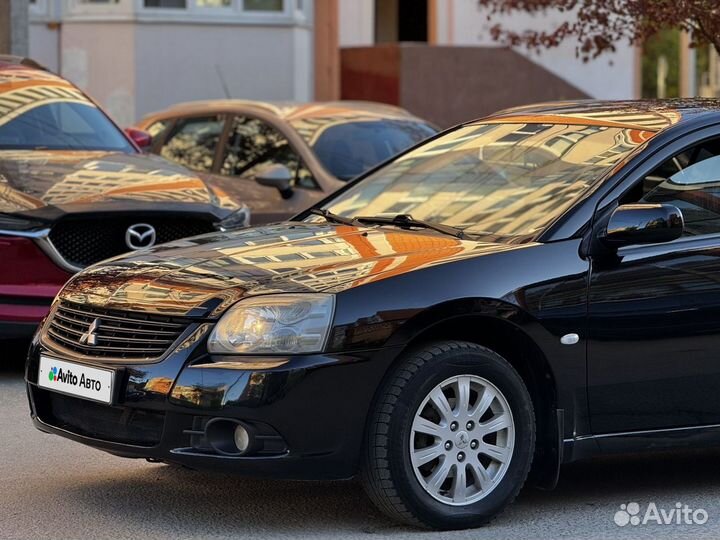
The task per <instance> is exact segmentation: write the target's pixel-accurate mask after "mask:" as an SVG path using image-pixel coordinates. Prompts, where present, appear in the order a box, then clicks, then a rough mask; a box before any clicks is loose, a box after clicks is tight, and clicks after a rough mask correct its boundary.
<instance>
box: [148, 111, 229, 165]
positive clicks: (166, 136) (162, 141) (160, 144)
mask: <svg viewBox="0 0 720 540" xmlns="http://www.w3.org/2000/svg"><path fill="white" fill-rule="evenodd" d="M210 116H217V117H218V118H219V119H221V120H222V124H223V125H222V128H221V129H220V135H219V137H218V144H217V147H216V148H215V154H214V156H213V163H212V166H211V167H210V170H209V171H203V170H200V169H193V168H191V167H188V166H187V165H183V164H182V163H178V162H176V161H172V160H170V159H168V158H166V157H165V156H163V155H162V149H163V148H164V147H165V145H166V144H167V142H168V141H169V140H170V136H171V135H172V134H174V133H175V128H176V126H177V125H178V122H181V121H184V120H189V119H191V118H208V117H210ZM228 118H229V116H228V115H227V113H224V112H216V113H212V112H211V113H208V112H206V111H203V112H197V113H193V114H186V115H182V116H172V117H167V118H156V119H155V120H153V122H152V123H153V124H154V123H155V122H160V121H163V120H166V121H167V122H168V126H167V127H166V128H165V130H164V131H163V136H162V137H161V138H159V139H158V140H157V143H153V152H154V153H156V154H157V155H158V156H160V157H162V158H163V159H168V161H171V162H172V163H177V164H178V165H181V166H183V167H185V168H186V169H188V170H190V171H193V172H197V173H203V174H218V172H217V171H218V170H219V155H220V149H222V148H224V147H225V137H226V136H227V130H228V124H229V122H228ZM156 144H157V146H156Z"/></svg>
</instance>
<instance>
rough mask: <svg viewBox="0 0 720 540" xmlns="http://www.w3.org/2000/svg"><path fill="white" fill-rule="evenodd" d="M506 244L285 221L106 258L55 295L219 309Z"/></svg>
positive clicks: (144, 306)
mask: <svg viewBox="0 0 720 540" xmlns="http://www.w3.org/2000/svg"><path fill="white" fill-rule="evenodd" d="M509 249H514V248H513V247H511V246H508V245H501V244H491V243H480V242H475V241H470V240H460V239H457V238H452V237H450V236H443V235H440V234H438V233H434V232H428V231H406V230H402V229H395V228H367V227H361V228H359V227H351V226H335V225H329V224H325V223H322V224H320V223H284V224H279V225H272V226H267V227H255V228H252V229H245V230H242V231H235V232H230V233H213V234H210V235H204V236H200V237H196V238H192V239H186V240H180V241H178V242H173V243H171V244H166V245H165V246H159V247H157V248H153V249H152V250H150V251H145V252H141V253H137V254H133V255H127V256H123V257H118V258H115V259H110V260H109V261H105V262H103V263H100V264H99V265H96V266H93V267H91V268H88V269H87V270H85V271H84V272H82V273H80V274H78V275H77V276H76V277H75V278H74V279H73V280H72V281H71V282H70V283H69V284H68V285H67V286H66V287H65V289H64V290H63V292H62V293H61V296H62V297H63V298H65V299H67V300H70V301H75V302H83V303H85V302H87V303H91V304H94V305H99V306H104V307H108V308H117V309H125V310H133V311H152V312H160V313H166V314H173V315H185V314H191V315H197V316H207V315H209V316H215V315H217V314H219V313H221V312H222V311H224V310H225V309H226V308H227V306H228V305H230V304H232V303H234V302H236V301H237V300H239V299H240V298H242V297H243V296H250V295H257V294H266V293H276V292H314V291H327V290H330V289H332V290H333V291H339V290H343V289H347V288H350V287H357V286H360V285H363V284H365V283H369V282H372V281H375V280H379V279H386V278H389V277H392V276H397V275H400V274H404V273H407V272H411V271H414V270H418V269H420V268H423V267H427V266H430V265H434V264H440V263H445V262H449V261H452V260H457V259H459V258H465V257H473V256H477V255H480V254H484V253H489V252H496V251H501V250H509Z"/></svg>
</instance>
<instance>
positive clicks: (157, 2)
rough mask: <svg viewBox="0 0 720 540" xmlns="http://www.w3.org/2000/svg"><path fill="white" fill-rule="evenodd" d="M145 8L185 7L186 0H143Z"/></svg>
mask: <svg viewBox="0 0 720 540" xmlns="http://www.w3.org/2000/svg"><path fill="white" fill-rule="evenodd" d="M145 7H146V8H172V9H185V8H186V7H187V0H145Z"/></svg>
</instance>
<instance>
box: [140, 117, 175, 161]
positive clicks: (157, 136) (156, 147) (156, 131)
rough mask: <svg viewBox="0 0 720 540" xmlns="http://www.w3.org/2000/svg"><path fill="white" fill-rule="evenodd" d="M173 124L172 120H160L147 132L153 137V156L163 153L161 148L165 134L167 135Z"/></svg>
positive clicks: (150, 126) (147, 129)
mask: <svg viewBox="0 0 720 540" xmlns="http://www.w3.org/2000/svg"><path fill="white" fill-rule="evenodd" d="M171 124H172V120H170V119H168V120H158V121H157V122H153V123H152V124H150V125H149V126H148V127H147V128H146V129H145V131H146V132H147V134H148V135H150V137H152V144H151V147H150V148H151V150H150V151H151V152H152V153H153V154H159V153H160V152H161V151H162V147H161V146H160V143H161V142H162V139H163V133H165V130H166V129H167V128H168V127H170V125H171Z"/></svg>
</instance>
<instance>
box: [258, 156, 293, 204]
mask: <svg viewBox="0 0 720 540" xmlns="http://www.w3.org/2000/svg"><path fill="white" fill-rule="evenodd" d="M292 180H293V176H292V173H291V172H290V169H288V168H287V167H286V166H285V165H280V164H275V165H268V166H267V167H265V168H264V169H262V170H260V171H259V172H258V173H257V174H256V175H255V181H256V182H257V183H258V184H260V185H261V186H266V187H274V188H276V189H277V190H278V191H279V192H280V194H281V195H282V198H283V199H289V198H290V197H292V193H293V188H292Z"/></svg>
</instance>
